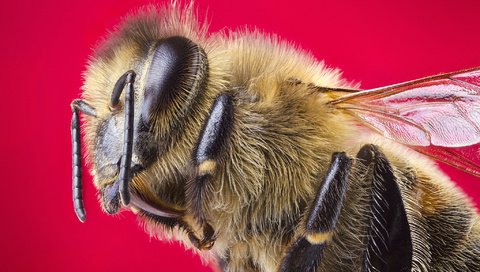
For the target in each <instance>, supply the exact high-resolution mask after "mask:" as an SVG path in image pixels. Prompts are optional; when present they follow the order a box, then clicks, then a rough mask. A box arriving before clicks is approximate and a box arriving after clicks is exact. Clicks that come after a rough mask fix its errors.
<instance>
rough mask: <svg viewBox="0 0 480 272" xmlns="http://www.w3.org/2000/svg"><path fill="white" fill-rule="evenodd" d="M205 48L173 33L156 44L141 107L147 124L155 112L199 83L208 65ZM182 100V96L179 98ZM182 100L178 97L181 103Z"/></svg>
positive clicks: (142, 116) (189, 91)
mask: <svg viewBox="0 0 480 272" xmlns="http://www.w3.org/2000/svg"><path fill="white" fill-rule="evenodd" d="M206 62H207V60H206V56H205V53H204V52H203V50H202V49H201V48H200V46H198V45H197V44H195V43H194V42H192V41H191V40H189V39H187V38H185V37H177V36H176V37H170V38H166V39H163V40H160V41H158V42H157V43H156V44H155V47H154V48H153V52H152V57H151V63H150V65H149V67H148V70H147V76H146V84H145V96H144V100H143V104H142V109H141V118H142V121H143V122H144V124H149V121H150V118H151V117H152V115H153V114H156V113H158V112H159V111H161V110H162V109H164V108H166V107H168V106H169V105H170V104H172V101H174V100H175V99H178V98H181V97H182V96H188V95H189V93H192V92H194V91H195V90H193V89H194V88H196V87H197V85H198V84H195V83H196V81H198V77H199V76H198V74H199V71H201V69H202V67H203V68H204V67H206V65H207V64H206ZM180 100H182V99H180ZM179 102H181V101H176V103H179Z"/></svg>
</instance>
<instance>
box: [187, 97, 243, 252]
mask: <svg viewBox="0 0 480 272" xmlns="http://www.w3.org/2000/svg"><path fill="white" fill-rule="evenodd" d="M233 114H234V108H233V99H232V97H231V96H230V95H228V94H222V95H220V96H219V97H217V99H216V100H215V102H214V104H213V106H212V108H211V110H210V115H209V117H208V119H207V121H206V122H205V124H204V126H203V129H202V132H201V134H200V137H199V140H198V143H197V146H196V148H195V150H194V156H193V161H194V164H195V169H196V175H195V178H194V180H193V181H192V182H189V183H188V184H187V188H186V199H187V203H188V204H189V205H190V206H189V209H190V210H191V212H192V214H193V216H194V218H195V219H196V220H197V221H198V223H199V224H200V226H202V227H203V232H204V233H203V240H202V241H201V242H200V244H199V248H202V249H209V248H211V247H212V246H213V242H214V238H213V236H214V234H215V231H214V230H213V228H212V227H211V226H210V224H208V223H207V218H206V216H205V211H206V209H207V207H206V203H207V201H208V198H209V197H211V195H212V193H213V192H212V190H213V188H212V184H211V180H212V178H213V176H214V173H215V170H216V167H217V164H218V162H219V160H220V159H221V157H222V155H223V154H224V153H225V149H226V146H227V142H228V139H229V136H230V133H231V131H232V126H233Z"/></svg>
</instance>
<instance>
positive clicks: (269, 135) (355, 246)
mask: <svg viewBox="0 0 480 272" xmlns="http://www.w3.org/2000/svg"><path fill="white" fill-rule="evenodd" d="M84 77H85V83H84V86H83V94H82V99H78V100H74V101H73V102H72V104H71V107H72V112H73V116H72V127H71V129H72V145H73V152H72V154H73V200H74V208H75V212H76V214H77V216H78V218H79V219H80V221H82V222H83V221H84V220H85V218H86V214H85V210H84V206H83V198H82V181H81V173H82V172H81V170H82V154H81V149H82V143H81V139H82V137H81V131H80V117H79V114H80V113H83V116H84V119H83V121H84V127H83V129H84V133H85V135H84V136H85V137H84V139H85V142H86V144H85V147H86V153H87V155H86V157H87V159H88V161H89V164H90V165H91V173H92V175H93V177H94V183H95V186H96V187H97V188H98V191H99V195H100V202H101V205H102V208H103V209H104V210H105V212H107V213H109V214H116V213H119V212H121V211H125V210H130V211H133V212H134V213H136V214H138V216H139V217H140V218H142V219H143V220H144V221H145V222H146V224H147V226H148V230H149V231H150V232H151V233H152V234H153V235H155V236H157V237H159V238H161V239H176V240H180V241H182V242H183V243H184V244H185V245H186V246H187V247H190V248H192V249H194V250H195V251H196V252H198V253H199V254H200V255H202V256H203V257H204V258H205V259H214V260H217V261H218V262H219V263H220V264H221V267H222V269H223V270H224V271H480V219H479V215H478V213H477V211H476V210H475V208H474V207H473V204H472V203H471V202H470V201H469V199H468V198H467V197H466V196H465V195H464V193H462V192H461V191H460V190H459V189H458V188H457V187H456V186H455V185H454V184H453V183H452V182H451V181H450V180H449V178H448V177H447V176H446V175H444V174H443V173H442V172H440V171H439V170H438V169H437V167H436V165H435V164H434V162H433V161H432V160H431V158H433V159H434V160H437V161H442V162H445V163H448V164H450V165H453V166H455V167H457V168H460V169H462V170H464V171H466V172H469V173H471V174H473V175H476V176H480V162H479V160H478V154H476V155H475V156H473V157H472V156H469V155H468V152H466V150H467V149H468V148H469V147H470V148H471V147H474V148H475V147H477V148H478V144H479V142H480V69H479V68H475V69H470V70H464V71H460V72H454V73H448V74H441V75H437V76H432V77H428V78H424V79H420V80H414V81H410V82H407V83H402V84H397V85H393V86H388V87H382V88H377V89H372V90H359V89H358V86H357V85H355V84H352V83H350V82H348V81H346V80H345V79H343V78H342V77H341V73H340V72H339V70H337V69H332V68H328V67H327V66H325V65H324V64H323V62H319V61H317V60H316V59H314V58H313V57H312V56H311V55H309V54H307V53H306V52H304V51H302V50H301V49H298V48H296V47H295V46H292V45H290V44H288V43H285V42H282V41H280V40H279V39H277V38H276V37H274V36H269V35H265V34H262V33H260V32H257V31H253V32H249V31H246V30H245V31H240V32H220V33H213V34H209V33H208V31H207V26H206V24H204V23H201V22H200V23H199V22H198V21H197V19H196V16H195V12H194V10H193V8H192V6H191V5H190V6H186V7H184V8H181V7H179V6H178V5H176V4H172V5H170V6H166V7H161V8H156V7H148V8H145V9H143V10H141V11H139V12H138V13H136V14H134V15H132V16H130V17H127V18H126V19H125V21H124V22H123V23H122V24H121V25H120V26H119V27H118V28H117V29H116V30H115V31H114V32H112V34H110V36H109V37H108V38H107V39H106V40H105V41H104V42H103V43H102V45H101V46H100V47H99V48H97V49H96V50H95V53H94V56H93V57H92V58H91V60H90V61H89V63H88V66H87V69H86V72H85V75H84Z"/></svg>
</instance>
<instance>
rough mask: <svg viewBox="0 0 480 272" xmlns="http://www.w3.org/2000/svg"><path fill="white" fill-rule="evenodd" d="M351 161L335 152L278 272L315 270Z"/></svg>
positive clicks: (334, 219) (329, 235) (340, 201)
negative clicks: (302, 227) (300, 229)
mask: <svg viewBox="0 0 480 272" xmlns="http://www.w3.org/2000/svg"><path fill="white" fill-rule="evenodd" d="M350 167H351V159H350V158H348V157H347V155H346V154H345V153H334V154H333V156H332V161H331V164H330V168H329V169H328V171H327V174H326V175H325V178H324V179H323V182H322V183H321V184H320V188H319V189H318V191H317V195H316V197H315V200H314V202H313V204H312V206H311V207H310V212H309V214H308V217H307V221H306V225H305V234H304V235H303V236H301V237H300V238H298V239H297V240H296V241H295V242H294V243H293V244H292V245H291V246H290V247H289V249H288V251H287V254H286V255H285V257H284V258H283V260H282V262H281V265H280V271H282V272H286V271H315V270H316V269H317V267H318V265H319V264H320V262H321V260H322V255H323V250H324V249H325V247H326V245H327V243H328V242H329V241H330V240H331V239H332V236H333V231H334V229H335V226H336V224H337V221H338V217H339V215H340V210H341V208H342V205H343V200H344V195H345V191H346V189H347V182H348V174H349V172H350Z"/></svg>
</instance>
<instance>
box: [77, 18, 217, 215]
mask: <svg viewBox="0 0 480 272" xmlns="http://www.w3.org/2000/svg"><path fill="white" fill-rule="evenodd" d="M163 12H167V11H163ZM170 15H172V14H170ZM149 16H152V14H151V12H147V13H146V14H144V15H143V16H140V18H139V17H136V18H134V19H132V20H131V21H128V20H127V22H126V23H125V26H124V27H123V29H122V30H123V31H121V32H120V33H116V34H115V35H117V36H115V37H112V38H111V39H109V41H108V42H107V44H105V45H104V46H103V47H101V48H100V49H99V50H98V52H97V54H96V56H95V57H94V59H93V60H92V61H91V63H90V66H89V67H88V70H87V72H86V82H85V87H84V89H85V93H84V96H85V97H86V98H87V99H88V100H92V101H93V102H92V106H93V107H94V108H95V109H96V116H95V118H88V119H87V142H88V143H89V144H88V147H89V151H90V152H89V154H90V155H89V156H90V158H91V161H92V166H93V167H92V168H93V176H94V178H95V184H96V185H97V187H98V188H99V190H100V192H101V195H102V197H101V199H102V202H103V207H104V209H105V210H106V211H107V212H109V213H116V212H118V211H119V209H120V207H121V203H120V202H121V201H120V199H121V197H119V186H120V184H119V183H120V182H118V180H119V176H120V175H121V170H122V163H123V162H122V161H124V160H125V157H126V153H125V149H126V148H130V149H131V154H129V155H128V157H129V158H128V161H129V162H128V163H129V170H128V171H129V173H128V174H129V179H131V181H130V187H132V190H131V194H132V197H133V198H134V199H135V201H136V202H138V201H147V202H150V203H149V204H148V205H150V206H152V205H153V206H156V207H157V208H160V210H161V211H160V212H159V214H163V213H162V211H171V212H172V213H174V214H175V215H174V216H173V214H166V213H164V215H166V216H171V217H179V216H180V215H181V214H182V209H183V208H182V206H184V193H183V192H184V191H185V190H184V188H183V187H184V185H185V183H186V181H187V180H188V178H189V177H188V175H186V174H185V171H184V168H187V167H188V163H189V161H190V156H185V155H186V152H183V153H185V154H183V156H178V154H179V153H178V152H177V153H175V149H178V148H179V147H178V145H189V149H193V141H192V139H188V138H185V137H183V139H181V140H179V139H178V138H181V137H182V136H183V134H184V133H182V131H181V130H182V128H183V127H186V126H188V128H186V129H185V131H187V132H189V130H199V129H200V128H199V126H198V124H193V125H192V124H191V119H192V115H194V114H197V115H198V111H199V109H198V107H197V106H196V105H197V104H198V102H199V100H202V99H203V97H204V95H203V93H204V92H205V88H206V83H207V79H208V60H207V57H206V54H205V52H204V50H203V49H202V47H201V46H200V45H198V44H197V43H195V42H193V41H192V40H191V39H189V38H187V37H185V36H183V35H182V34H189V33H190V32H189V31H187V30H186V29H184V28H185V25H180V24H179V22H174V21H173V20H174V18H172V17H171V16H170V17H169V18H170V20H172V21H171V22H166V21H163V22H162V21H161V20H162V19H160V18H162V17H161V16H162V14H156V15H155V17H154V18H151V17H149ZM157 16H158V17H157ZM159 23H160V24H162V25H164V26H165V27H164V28H161V29H159V30H158V31H157V32H155V33H147V32H149V31H152V29H155V27H152V25H151V24H154V25H156V26H158V24H159ZM144 24H147V25H144ZM168 24H178V29H177V32H178V33H177V34H178V35H174V34H175V33H165V32H168V31H172V28H173V29H174V28H175V27H172V26H170V28H169V27H168V26H167V25H168ZM142 33H143V34H144V35H142ZM198 33H201V31H199V32H196V33H195V34H196V35H197V36H198ZM133 36H135V37H133ZM139 36H142V38H139ZM146 37H148V38H146ZM122 70H123V71H124V72H125V71H128V72H126V73H124V74H120V73H119V72H120V71H122ZM132 75H134V76H132ZM128 77H132V78H134V80H132V81H131V82H129V79H128ZM130 85H131V87H132V89H133V91H132V93H133V96H132V98H131V100H133V102H132V106H131V107H130V108H128V105H127V102H126V100H125V99H126V95H127V94H126V92H123V90H124V89H126V88H128V86H130ZM124 101H125V102H124ZM127 112H129V113H128V114H127ZM129 115H131V116H130V117H131V118H130V119H132V120H131V121H130V120H127V119H129ZM128 122H131V124H127V123H128ZM127 127H130V129H127ZM128 133H131V134H132V135H131V139H130V140H127V138H126V137H127V136H126V135H127V134H128ZM126 141H129V142H131V144H130V146H127V144H126ZM165 154H174V155H173V159H172V158H171V160H169V162H168V163H164V164H162V160H161V159H160V158H165V159H167V160H168V158H169V155H167V156H164V155H165ZM180 155H182V153H180ZM171 156H172V155H170V157H171ZM170 169H176V171H170ZM159 176H161V177H160V178H159ZM159 180H160V181H162V180H163V182H158V181H159ZM137 204H138V203H137ZM138 205H143V206H144V207H146V205H147V204H145V203H143V204H138ZM148 209H149V210H150V211H151V210H152V207H148Z"/></svg>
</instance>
